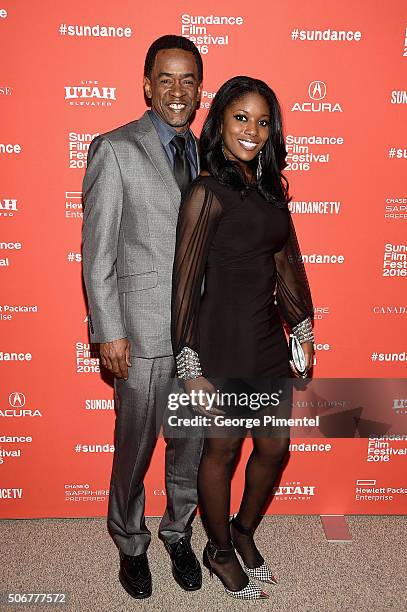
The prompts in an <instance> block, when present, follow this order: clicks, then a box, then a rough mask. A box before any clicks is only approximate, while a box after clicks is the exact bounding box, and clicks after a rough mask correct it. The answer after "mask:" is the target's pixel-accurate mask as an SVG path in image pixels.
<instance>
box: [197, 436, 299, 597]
mask: <svg viewBox="0 0 407 612" xmlns="http://www.w3.org/2000/svg"><path fill="white" fill-rule="evenodd" d="M242 442H243V439H242V438H206V439H205V444H204V450H203V454H202V460H201V464H200V467H199V473H198V490H199V504H200V508H201V512H202V517H203V520H204V523H205V527H206V530H207V533H208V537H209V538H210V540H211V541H212V542H213V543H214V544H215V546H216V547H217V548H221V549H228V548H231V546H232V544H231V534H230V527H229V514H230V483H231V478H232V474H233V470H234V467H235V464H236V461H237V458H238V455H239V452H240V448H241V445H242ZM288 444H289V439H288V438H256V437H253V451H252V453H251V455H250V457H249V460H248V462H247V465H246V473H245V488H244V493H243V498H242V502H241V506H240V509H239V512H238V515H237V517H236V518H237V520H238V521H239V523H241V525H243V526H244V527H246V528H249V529H253V530H254V529H255V528H256V527H257V525H258V522H259V520H260V515H261V514H262V512H263V510H264V507H265V505H266V503H267V502H268V500H269V498H270V496H271V494H272V490H273V486H274V484H275V482H276V480H277V478H278V476H279V474H280V471H281V467H282V464H283V461H284V458H285V456H286V453H287V450H288ZM232 537H233V542H234V545H235V548H236V550H237V552H238V553H239V554H240V555H241V557H242V559H243V561H244V563H245V564H246V566H247V567H258V566H259V565H261V563H262V562H263V558H262V556H261V555H260V553H259V551H258V549H257V547H256V545H255V543H254V540H253V538H252V537H251V536H247V535H243V534H240V533H239V532H238V531H236V530H235V529H233V527H232ZM210 561H211V565H212V566H213V569H214V570H215V571H216V572H217V573H218V574H219V575H220V576H221V577H222V578H223V580H224V582H225V585H226V586H227V587H228V588H229V589H231V590H234V591H236V590H240V589H242V588H243V587H244V586H246V584H247V577H246V574H245V573H244V572H243V569H242V567H241V565H240V563H239V561H238V559H237V557H236V555H235V554H234V553H233V554H232V555H231V556H229V557H226V556H223V557H222V558H220V559H216V558H215V559H214V560H213V559H212V558H211V559H210Z"/></svg>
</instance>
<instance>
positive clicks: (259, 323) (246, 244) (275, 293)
mask: <svg viewBox="0 0 407 612" xmlns="http://www.w3.org/2000/svg"><path fill="white" fill-rule="evenodd" d="M307 317H310V318H311V319H312V318H313V306H312V299H311V293H310V290H309V285H308V281H307V277H306V273H305V269H304V265H303V261H302V257H301V253H300V249H299V246H298V242H297V238H296V234H295V230H294V226H293V222H292V219H291V214H290V211H289V210H288V208H287V206H277V205H275V204H273V203H270V202H268V201H267V200H266V199H265V198H264V197H263V196H262V195H261V194H260V193H259V191H258V190H257V189H256V187H247V188H246V189H245V190H244V191H239V190H236V189H233V188H231V187H228V186H225V185H223V184H221V183H220V182H219V181H218V180H217V179H215V178H214V177H212V176H200V177H198V178H197V179H196V180H195V181H194V182H193V183H192V185H191V187H190V189H189V192H188V193H187V194H186V196H185V197H184V199H183V201H182V203H181V208H180V213H179V220H178V227H177V240H176V250H175V261H174V270H173V299H172V341H173V349H174V354H175V356H177V355H178V354H179V353H180V352H181V350H182V349H183V348H184V347H189V348H191V349H193V350H194V351H195V352H196V353H197V354H198V356H199V360H200V363H201V368H202V373H203V376H205V377H206V378H232V379H239V378H242V379H253V378H257V379H258V378H266V377H267V378H268V377H273V378H274V377H288V376H290V368H289V353H288V347H287V341H286V337H285V333H284V329H283V325H282V320H281V318H282V319H284V320H285V322H286V323H287V325H288V327H289V328H292V327H294V326H295V325H298V324H299V323H300V322H302V321H303V320H304V319H306V318H307Z"/></svg>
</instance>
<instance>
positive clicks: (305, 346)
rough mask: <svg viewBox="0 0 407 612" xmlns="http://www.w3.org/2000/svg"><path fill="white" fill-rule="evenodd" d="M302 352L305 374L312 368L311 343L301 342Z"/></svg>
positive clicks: (312, 345)
mask: <svg viewBox="0 0 407 612" xmlns="http://www.w3.org/2000/svg"><path fill="white" fill-rule="evenodd" d="M301 347H302V350H303V351H304V355H305V362H306V364H307V372H308V371H309V370H310V369H311V368H312V365H313V361H314V343H313V342H303V343H302V344H301Z"/></svg>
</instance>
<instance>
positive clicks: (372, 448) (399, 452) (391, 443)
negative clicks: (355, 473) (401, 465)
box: [366, 402, 407, 463]
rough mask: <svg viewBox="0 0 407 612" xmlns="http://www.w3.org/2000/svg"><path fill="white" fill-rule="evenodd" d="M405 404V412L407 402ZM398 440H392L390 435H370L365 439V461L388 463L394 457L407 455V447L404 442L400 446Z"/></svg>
mask: <svg viewBox="0 0 407 612" xmlns="http://www.w3.org/2000/svg"><path fill="white" fill-rule="evenodd" d="M405 406H406V413H407V402H406V404H405ZM398 414H399V413H398ZM400 414H401V413H400ZM398 442H399V441H398V440H397V441H396V440H392V439H391V437H390V436H380V437H376V436H371V437H370V438H369V439H368V441H367V453H366V461H367V462H368V463H388V462H389V461H390V460H391V459H394V458H395V457H401V458H403V459H404V458H405V456H406V455H407V447H406V445H405V443H404V446H400V445H399V444H398ZM404 442H405V441H404Z"/></svg>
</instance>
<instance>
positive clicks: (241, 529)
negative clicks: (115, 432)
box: [230, 516, 254, 536]
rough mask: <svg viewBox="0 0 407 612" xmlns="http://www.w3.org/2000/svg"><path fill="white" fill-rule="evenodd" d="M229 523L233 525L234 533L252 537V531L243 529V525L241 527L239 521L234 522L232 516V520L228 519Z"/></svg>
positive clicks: (234, 519)
mask: <svg viewBox="0 0 407 612" xmlns="http://www.w3.org/2000/svg"><path fill="white" fill-rule="evenodd" d="M230 522H231V524H232V525H233V527H234V528H235V529H236V531H238V532H239V533H241V534H243V535H246V536H251V535H253V532H254V529H250V528H248V527H243V525H241V524H240V523H239V521H237V520H236V517H235V516H232V518H231V519H230Z"/></svg>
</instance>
